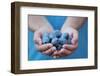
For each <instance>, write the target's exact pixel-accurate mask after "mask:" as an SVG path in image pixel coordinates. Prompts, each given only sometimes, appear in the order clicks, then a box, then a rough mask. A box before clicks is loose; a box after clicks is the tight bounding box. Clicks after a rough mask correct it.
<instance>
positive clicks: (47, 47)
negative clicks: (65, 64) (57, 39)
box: [33, 27, 53, 55]
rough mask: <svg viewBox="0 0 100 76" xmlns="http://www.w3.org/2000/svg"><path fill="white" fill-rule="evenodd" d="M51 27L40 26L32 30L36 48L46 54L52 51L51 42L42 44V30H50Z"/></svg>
mask: <svg viewBox="0 0 100 76" xmlns="http://www.w3.org/2000/svg"><path fill="white" fill-rule="evenodd" d="M52 30H53V29H50V28H46V27H41V28H40V29H38V30H36V31H35V32H34V36H33V40H34V42H35V45H36V48H37V49H38V50H39V51H40V52H42V53H43V54H46V55H51V54H52V53H53V50H52V47H53V45H52V44H51V43H47V44H42V35H43V33H44V32H48V33H49V32H52Z"/></svg>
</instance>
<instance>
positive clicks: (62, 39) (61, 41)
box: [59, 37, 67, 45]
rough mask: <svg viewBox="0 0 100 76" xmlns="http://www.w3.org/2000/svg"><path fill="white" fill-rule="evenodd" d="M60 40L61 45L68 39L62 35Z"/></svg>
mask: <svg viewBox="0 0 100 76" xmlns="http://www.w3.org/2000/svg"><path fill="white" fill-rule="evenodd" d="M59 42H60V44H61V45H63V44H66V43H67V39H65V38H62V37H61V38H59Z"/></svg>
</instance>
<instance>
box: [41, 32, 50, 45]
mask: <svg viewBox="0 0 100 76" xmlns="http://www.w3.org/2000/svg"><path fill="white" fill-rule="evenodd" d="M49 41H50V38H49V34H48V33H44V34H43V36H42V43H43V44H45V43H49Z"/></svg>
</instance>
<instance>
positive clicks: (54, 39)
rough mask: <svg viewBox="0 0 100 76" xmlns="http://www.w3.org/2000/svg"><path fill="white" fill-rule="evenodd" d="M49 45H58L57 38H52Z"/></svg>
mask: <svg viewBox="0 0 100 76" xmlns="http://www.w3.org/2000/svg"><path fill="white" fill-rule="evenodd" d="M51 43H52V44H53V45H54V46H55V45H57V44H58V38H53V39H52V41H51Z"/></svg>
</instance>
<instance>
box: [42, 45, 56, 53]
mask: <svg viewBox="0 0 100 76" xmlns="http://www.w3.org/2000/svg"><path fill="white" fill-rule="evenodd" d="M54 51H55V50H54V49H53V47H52V48H50V49H48V50H47V51H44V52H43V53H44V54H46V55H52V53H53V52H54Z"/></svg>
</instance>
